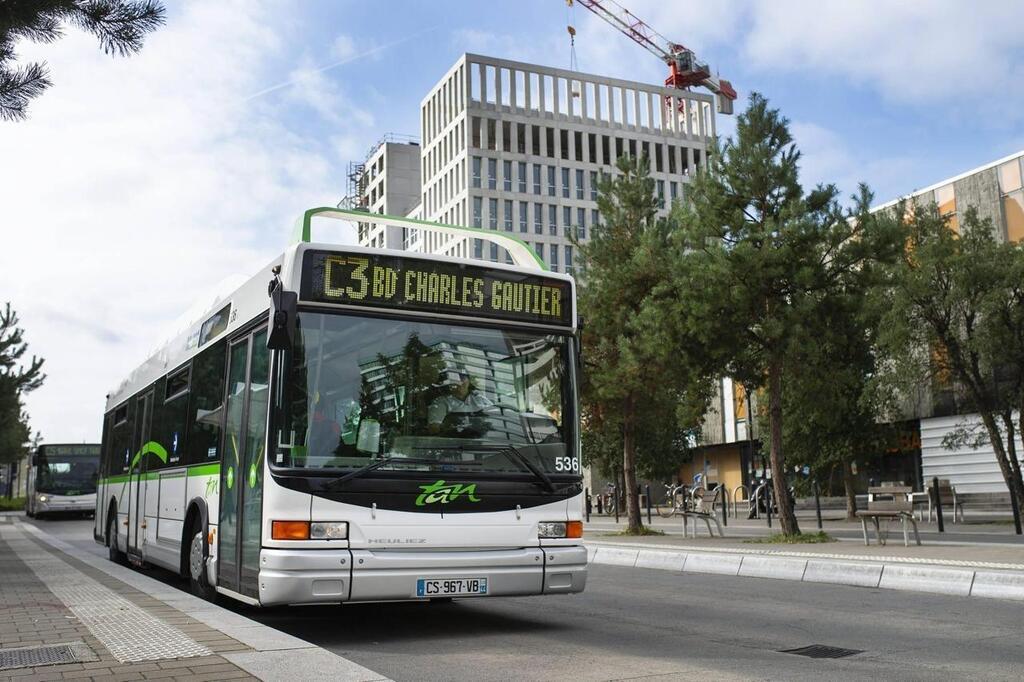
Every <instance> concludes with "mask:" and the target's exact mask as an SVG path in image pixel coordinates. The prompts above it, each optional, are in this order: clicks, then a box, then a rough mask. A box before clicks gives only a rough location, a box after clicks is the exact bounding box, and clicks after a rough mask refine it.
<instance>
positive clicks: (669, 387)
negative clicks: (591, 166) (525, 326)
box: [578, 157, 701, 533]
mask: <svg viewBox="0 0 1024 682" xmlns="http://www.w3.org/2000/svg"><path fill="white" fill-rule="evenodd" d="M617 168H618V171H619V173H620V175H619V176H618V177H616V178H615V179H613V180H612V179H608V178H604V179H603V180H602V182H601V184H600V188H599V191H600V194H599V196H598V207H599V210H600V212H601V216H602V218H603V222H602V224H601V225H595V226H594V227H593V229H592V231H591V239H590V241H589V243H586V244H582V243H581V244H579V247H578V248H579V250H580V256H581V268H582V280H583V282H584V283H583V286H582V287H581V289H580V294H579V308H580V315H581V317H582V319H583V320H584V330H583V332H584V334H583V339H584V342H583V346H584V358H585V363H586V366H585V372H584V374H585V381H584V413H585V415H586V420H589V421H590V423H591V430H592V431H593V432H594V433H618V434H620V438H617V439H614V441H613V442H618V443H621V454H622V459H621V461H622V464H621V466H622V473H623V481H624V485H625V488H626V510H627V522H628V530H627V532H629V533H642V532H643V524H642V522H641V518H640V503H639V497H638V496H637V467H638V458H639V453H640V452H641V443H642V442H643V441H644V440H646V439H647V438H648V437H649V436H650V434H649V433H645V432H644V423H645V421H646V418H647V417H649V416H650V415H652V414H657V415H663V416H664V415H666V414H667V415H668V419H669V424H671V421H672V420H673V418H674V412H675V411H676V405H677V404H682V405H686V404H688V403H689V402H690V401H689V400H686V399H683V400H680V397H681V396H686V395H690V394H700V393H701V391H700V386H701V383H700V381H699V380H697V379H695V374H694V372H693V363H691V362H689V360H688V358H689V355H688V352H687V349H686V347H685V343H683V342H682V341H681V339H680V338H679V337H678V335H677V331H678V330H677V328H676V327H674V326H673V324H672V320H673V318H672V316H670V315H668V314H666V313H667V312H668V310H670V309H671V307H672V306H674V305H676V302H675V300H674V292H673V290H672V288H671V281H672V277H671V270H672V267H673V261H672V257H673V256H672V250H671V249H670V235H671V233H672V224H671V223H670V221H667V220H665V219H662V218H657V217H656V214H657V210H658V207H659V200H658V199H657V198H656V197H655V193H654V181H653V180H652V179H651V177H650V175H649V172H648V164H647V160H646V159H639V160H637V159H634V158H630V157H620V158H619V160H618V163H617ZM666 407H668V409H667V410H666ZM669 431H671V429H665V430H664V432H666V433H667V432H669ZM649 450H650V451H651V452H653V450H654V449H653V448H649ZM652 468H654V467H652Z"/></svg>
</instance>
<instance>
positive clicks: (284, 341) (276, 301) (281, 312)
mask: <svg viewBox="0 0 1024 682" xmlns="http://www.w3.org/2000/svg"><path fill="white" fill-rule="evenodd" d="M298 307H299V296H298V294H296V293H295V292H294V291H285V289H284V285H283V284H281V280H279V279H276V278H275V279H274V280H273V281H272V282H271V284H270V331H269V333H268V334H267V348H269V349H270V350H288V349H290V348H291V347H292V343H293V342H294V341H295V318H296V316H297V315H298Z"/></svg>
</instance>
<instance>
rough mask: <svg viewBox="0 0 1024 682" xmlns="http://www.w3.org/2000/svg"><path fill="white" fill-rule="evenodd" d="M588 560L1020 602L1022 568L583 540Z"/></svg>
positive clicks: (1023, 584) (1022, 596) (1023, 580)
mask: <svg viewBox="0 0 1024 682" xmlns="http://www.w3.org/2000/svg"><path fill="white" fill-rule="evenodd" d="M586 545H587V549H588V553H589V559H590V562H591V563H595V564H605V565H608V566H625V567H628V568H650V569H655V570H664V571H672V572H679V573H710V574H715V575H730V576H737V577H744V578H770V579H774V580H795V581H798V582H808V583H825V584H830V585H847V586H850V587H873V588H881V589H887V590H905V591H910V592H930V593H933V594H947V595H954V596H961V597H982V598H990V599H1009V600H1016V601H1024V571H989V570H974V569H972V568H960V567H950V566H935V565H907V564H903V563H887V562H885V561H882V562H879V561H878V560H877V557H872V558H871V559H872V560H870V561H859V560H857V559H855V558H852V557H845V558H844V559H841V560H840V559H832V558H827V557H826V558H822V557H815V556H813V555H812V556H811V557H807V558H801V557H799V556H793V553H790V554H789V555H787V556H770V555H769V556H766V555H764V554H752V553H750V552H729V551H723V550H717V551H713V552H712V551H695V550H693V549H691V548H686V549H673V548H665V547H659V548H658V549H650V547H651V546H650V545H647V546H646V547H640V548H636V549H633V548H630V547H628V546H623V545H611V544H605V543H599V542H586Z"/></svg>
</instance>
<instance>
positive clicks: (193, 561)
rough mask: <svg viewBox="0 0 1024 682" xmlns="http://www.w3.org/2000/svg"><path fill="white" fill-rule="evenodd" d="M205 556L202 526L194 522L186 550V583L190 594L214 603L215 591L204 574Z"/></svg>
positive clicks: (204, 539)
mask: <svg viewBox="0 0 1024 682" xmlns="http://www.w3.org/2000/svg"><path fill="white" fill-rule="evenodd" d="M206 556H207V553H206V533H205V532H204V531H203V527H202V524H201V523H200V522H199V521H196V524H195V525H194V526H193V527H192V542H191V543H189V548H188V583H189V587H190V588H191V590H192V594H194V595H196V596H197V597H202V598H203V599H206V600H207V601H216V599H217V590H215V589H214V588H213V586H212V585H210V583H209V578H208V577H207V574H206Z"/></svg>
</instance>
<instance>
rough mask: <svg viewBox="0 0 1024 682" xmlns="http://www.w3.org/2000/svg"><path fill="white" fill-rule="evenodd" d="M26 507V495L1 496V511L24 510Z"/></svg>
mask: <svg viewBox="0 0 1024 682" xmlns="http://www.w3.org/2000/svg"><path fill="white" fill-rule="evenodd" d="M24 509H25V498H24V497H0V511H22V510H24Z"/></svg>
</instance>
